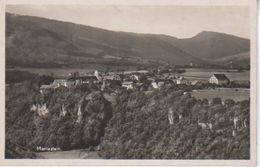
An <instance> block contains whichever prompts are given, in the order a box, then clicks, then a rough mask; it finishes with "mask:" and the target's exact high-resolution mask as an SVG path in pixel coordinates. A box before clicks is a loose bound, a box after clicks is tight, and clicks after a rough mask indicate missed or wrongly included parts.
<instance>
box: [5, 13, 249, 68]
mask: <svg viewBox="0 0 260 167" xmlns="http://www.w3.org/2000/svg"><path fill="white" fill-rule="evenodd" d="M249 49H250V40H248V39H244V38H240V37H236V36H233V35H229V34H223V33H217V32H209V31H203V32H201V33H199V34H197V35H196V36H194V37H192V38H185V39H178V38H175V37H172V36H168V35H158V34H139V33H128V32H116V31H109V30H105V29H100V28H95V27H91V26H85V25H79V24H74V23H69V22H62V21H57V20H50V19H45V18H39V17H32V16H22V15H14V14H10V13H6V64H7V66H23V67H44V68H47V67H48V68H49V67H80V68H81V67H84V68H86V67H88V66H93V65H95V64H96V65H99V66H101V67H102V66H105V65H107V66H116V67H122V68H124V67H125V66H135V67H145V66H146V67H152V66H158V65H162V64H173V65H189V64H190V63H192V64H196V65H200V66H204V67H206V66H212V65H218V66H219V65H223V64H227V65H228V64H229V62H230V58H228V57H229V56H231V57H232V56H233V55H237V54H242V53H244V52H248V53H249ZM247 55H248V56H243V57H244V59H245V60H246V61H245V63H244V62H243V66H248V65H249V62H250V61H249V60H250V55H249V54H247ZM219 59H220V60H219ZM221 60H223V61H224V62H223V61H221ZM235 62H236V61H235ZM238 63H239V64H240V61H239V62H238Z"/></svg>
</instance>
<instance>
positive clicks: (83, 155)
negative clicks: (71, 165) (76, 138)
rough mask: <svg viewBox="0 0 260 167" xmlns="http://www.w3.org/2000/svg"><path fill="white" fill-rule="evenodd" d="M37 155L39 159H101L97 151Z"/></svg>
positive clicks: (57, 152) (42, 153)
mask: <svg viewBox="0 0 260 167" xmlns="http://www.w3.org/2000/svg"><path fill="white" fill-rule="evenodd" d="M36 155H38V158H39V159H41V158H44V159H101V157H100V156H99V155H98V153H97V152H96V151H87V150H70V151H56V152H41V153H36Z"/></svg>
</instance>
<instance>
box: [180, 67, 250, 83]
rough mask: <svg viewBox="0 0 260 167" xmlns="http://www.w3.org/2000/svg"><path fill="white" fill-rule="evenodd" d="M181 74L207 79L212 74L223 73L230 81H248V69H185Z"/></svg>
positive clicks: (187, 76) (192, 77)
mask: <svg viewBox="0 0 260 167" xmlns="http://www.w3.org/2000/svg"><path fill="white" fill-rule="evenodd" d="M185 70H186V72H185V73H183V74H182V76H184V77H186V78H191V79H199V80H208V79H209V78H210V77H211V76H212V75H213V74H218V73H219V74H225V75H226V76H227V77H228V78H229V79H230V80H231V81H249V80H250V71H242V72H237V71H234V70H225V69H196V68H194V69H185Z"/></svg>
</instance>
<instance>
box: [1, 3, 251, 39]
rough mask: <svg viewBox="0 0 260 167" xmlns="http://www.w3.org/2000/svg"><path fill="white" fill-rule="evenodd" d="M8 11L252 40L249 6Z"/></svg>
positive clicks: (183, 35) (64, 7)
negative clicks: (207, 33) (220, 33)
mask: <svg viewBox="0 0 260 167" xmlns="http://www.w3.org/2000/svg"><path fill="white" fill-rule="evenodd" d="M6 11H7V12H10V13H15V14H22V15H30V16H38V17H44V18H49V19H55V20H61V21H69V22H73V23H78V24H83V25H89V26H93V27H99V28H103V29H108V30H114V31H126V32H135V33H153V34H166V35H171V36H174V37H177V38H189V37H192V36H195V35H196V34H198V33H199V32H201V31H215V32H222V33H226V34H232V35H236V36H239V37H244V38H249V37H250V13H249V7H248V6H173V5H172V6H170V5H169V6H147V5H146V6H144V5H143V6H126V5H121V6H113V5H109V6H102V5H96V6H95V5H7V6H6Z"/></svg>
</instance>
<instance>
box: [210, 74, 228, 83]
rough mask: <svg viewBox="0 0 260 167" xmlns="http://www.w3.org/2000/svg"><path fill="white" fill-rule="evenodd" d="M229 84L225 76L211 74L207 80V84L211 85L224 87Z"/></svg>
mask: <svg viewBox="0 0 260 167" xmlns="http://www.w3.org/2000/svg"><path fill="white" fill-rule="evenodd" d="M229 82H230V81H229V79H228V77H227V76H226V75H225V74H213V75H212V76H211V77H210V78H209V83H211V84H217V85H226V84H228V83H229Z"/></svg>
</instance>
